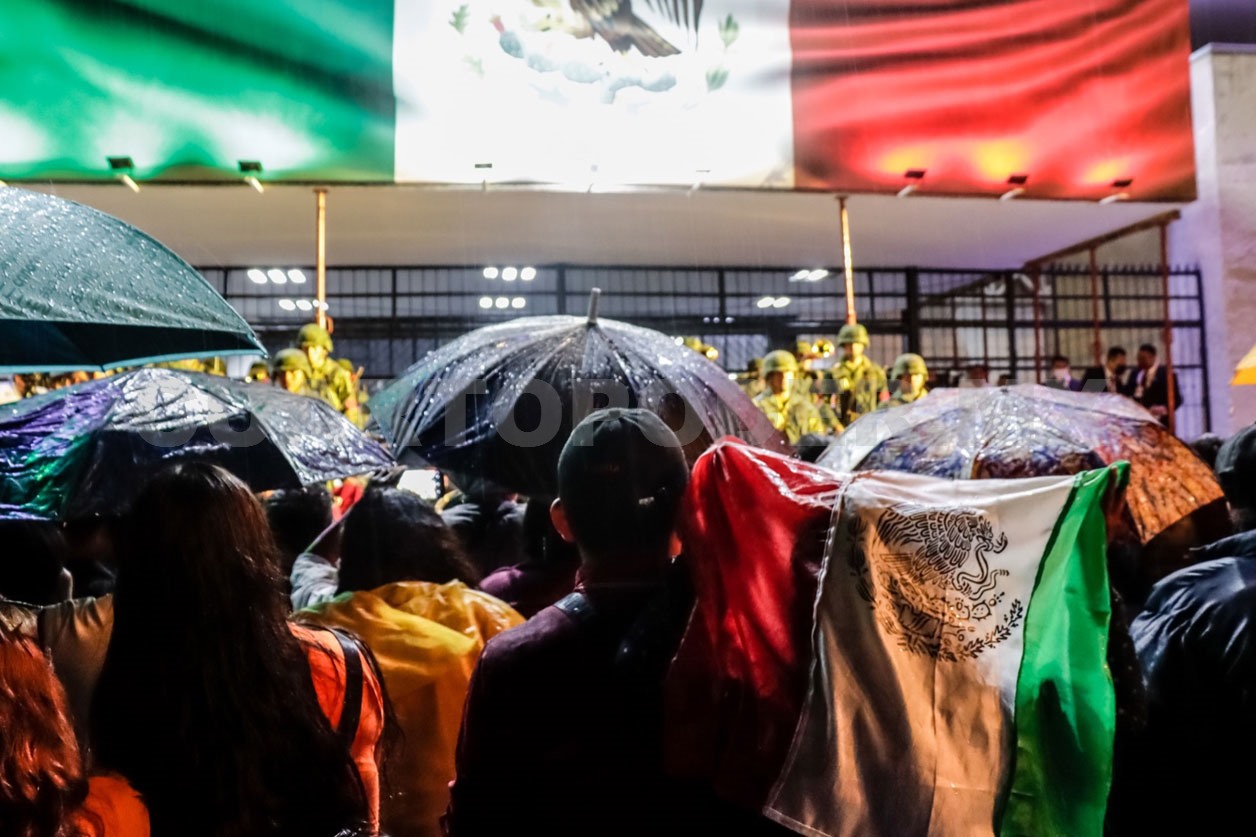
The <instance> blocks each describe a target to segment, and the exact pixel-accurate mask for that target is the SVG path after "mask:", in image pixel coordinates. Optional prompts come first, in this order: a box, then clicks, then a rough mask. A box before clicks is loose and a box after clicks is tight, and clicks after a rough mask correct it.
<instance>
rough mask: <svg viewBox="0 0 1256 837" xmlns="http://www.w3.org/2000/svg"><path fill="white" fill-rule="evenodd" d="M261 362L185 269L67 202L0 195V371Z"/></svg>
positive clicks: (256, 346)
mask: <svg viewBox="0 0 1256 837" xmlns="http://www.w3.org/2000/svg"><path fill="white" fill-rule="evenodd" d="M231 354H261V355H264V354H266V350H265V349H264V348H263V347H262V345H261V344H260V343H258V342H257V337H256V336H255V335H254V334H253V330H252V329H251V328H249V325H248V323H246V322H245V321H244V318H243V317H241V316H240V315H239V314H237V313H236V311H235V309H233V308H232V307H231V306H230V305H228V304H227V301H226V300H224V299H223V298H222V297H221V296H219V295H218V292H217V291H215V290H214V289H213V288H212V287H210V285H209V283H208V282H206V281H205V279H204V278H203V277H202V276H201V275H200V274H199V273H197V272H196V270H195V268H193V267H192V266H191V265H189V264H188V263H187V262H185V261H183V259H181V258H179V257H178V256H176V255H175V254H174V253H172V252H170V251H169V250H168V249H166V248H165V247H164V246H163V245H162V244H161V243H160V242H158V241H156V240H154V239H152V238H150V237H149V236H148V235H146V234H145V233H143V232H140V231H139V230H137V229H135V228H134V227H132V226H130V225H129V224H126V223H124V222H122V221H119V220H118V219H117V218H114V217H113V216H112V215H106V214H105V213H103V212H99V211H97V210H95V209H92V208H91V207H89V206H83V205H82V204H77V203H74V202H72V201H66V200H62V199H60V198H54V197H53V196H51V195H44V194H40V193H38V192H28V191H26V190H25V189H15V188H12V187H9V188H0V372H60V371H71V370H75V369H111V368H117V367H120V366H138V365H140V364H144V363H153V362H156V361H163V360H175V359H178V358H186V357H208V356H211V355H231Z"/></svg>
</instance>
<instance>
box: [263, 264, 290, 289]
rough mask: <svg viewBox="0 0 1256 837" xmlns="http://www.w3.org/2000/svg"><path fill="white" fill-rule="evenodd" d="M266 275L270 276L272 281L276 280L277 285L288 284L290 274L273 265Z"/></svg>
mask: <svg viewBox="0 0 1256 837" xmlns="http://www.w3.org/2000/svg"><path fill="white" fill-rule="evenodd" d="M266 275H267V276H269V277H270V281H272V282H274V283H275V284H276V285H286V284H288V274H286V273H284V272H283V271H282V270H280V269H279V268H277V267H272V268H271V269H270V270H268V271H266Z"/></svg>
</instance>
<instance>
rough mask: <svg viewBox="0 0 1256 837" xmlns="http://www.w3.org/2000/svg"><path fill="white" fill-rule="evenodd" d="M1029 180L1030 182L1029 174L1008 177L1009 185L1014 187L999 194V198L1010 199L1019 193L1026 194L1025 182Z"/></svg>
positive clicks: (1002, 199)
mask: <svg viewBox="0 0 1256 837" xmlns="http://www.w3.org/2000/svg"><path fill="white" fill-rule="evenodd" d="M1028 182H1029V175H1027V174H1014V175H1012V176H1011V177H1009V178H1008V179H1007V185H1008V186H1011V187H1012V188H1011V189H1008V190H1007V191H1006V192H1004V193H1003V194H1001V195H999V200H1001V201H1010V200H1011V199H1012V198H1015V197H1017V196H1018V195H1023V194H1025V184H1026V183H1028Z"/></svg>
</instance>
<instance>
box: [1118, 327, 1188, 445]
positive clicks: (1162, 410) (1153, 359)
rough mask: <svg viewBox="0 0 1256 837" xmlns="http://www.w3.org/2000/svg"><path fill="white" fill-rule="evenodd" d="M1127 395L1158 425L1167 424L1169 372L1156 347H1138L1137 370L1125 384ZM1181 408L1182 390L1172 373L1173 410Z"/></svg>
mask: <svg viewBox="0 0 1256 837" xmlns="http://www.w3.org/2000/svg"><path fill="white" fill-rule="evenodd" d="M1126 392H1127V394H1128V395H1129V396H1130V397H1131V398H1133V399H1134V400H1135V401H1137V402H1138V403H1139V404H1142V405H1143V406H1144V407H1146V408H1147V409H1148V410H1149V411H1150V412H1151V414H1152V415H1153V416H1155V417H1156V418H1158V419H1160V423H1161V424H1163V425H1165V426H1168V424H1169V370H1168V368H1166V367H1165V366H1164V365H1163V364H1162V363H1161V362H1160V357H1159V354H1158V353H1157V352H1156V347H1155V346H1153V345H1151V344H1150V343H1144V344H1143V345H1141V346H1139V347H1138V368H1137V369H1136V370H1134V374H1132V375H1130V377H1129V381H1128V383H1127V384H1126ZM1181 406H1182V388H1181V387H1180V386H1178V378H1177V373H1176V372H1175V373H1173V409H1174V410H1176V409H1177V408H1178V407H1181Z"/></svg>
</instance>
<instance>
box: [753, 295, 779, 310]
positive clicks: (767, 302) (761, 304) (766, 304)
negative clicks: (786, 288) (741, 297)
mask: <svg viewBox="0 0 1256 837" xmlns="http://www.w3.org/2000/svg"><path fill="white" fill-rule="evenodd" d="M775 304H776V300H775V299H774V298H772V297H770V296H765V297H763V298H762V299H760V300H759V301H758V302H756V303H755V306H756V307H758V308H771V307H772V306H773V305H775Z"/></svg>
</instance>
